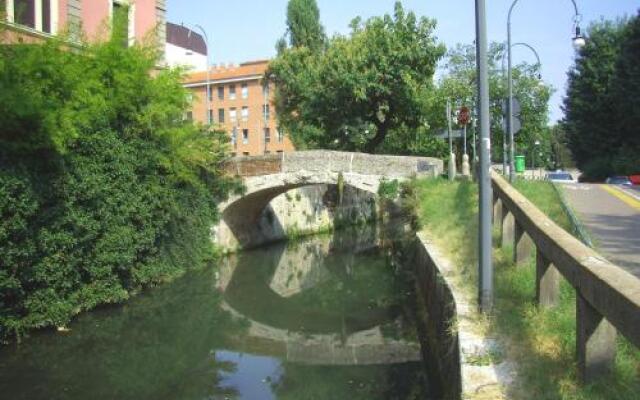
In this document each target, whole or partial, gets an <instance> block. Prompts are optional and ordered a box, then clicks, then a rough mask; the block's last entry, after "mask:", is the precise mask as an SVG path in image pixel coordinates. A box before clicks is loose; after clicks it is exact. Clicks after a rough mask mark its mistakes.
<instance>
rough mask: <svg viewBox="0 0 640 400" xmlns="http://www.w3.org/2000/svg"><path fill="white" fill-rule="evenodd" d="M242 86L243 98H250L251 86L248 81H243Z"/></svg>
mask: <svg viewBox="0 0 640 400" xmlns="http://www.w3.org/2000/svg"><path fill="white" fill-rule="evenodd" d="M240 88H241V89H240V91H241V93H242V98H243V99H247V98H249V86H248V85H247V84H246V83H243V84H242V86H241V87H240Z"/></svg>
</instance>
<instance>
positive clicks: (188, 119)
mask: <svg viewBox="0 0 640 400" xmlns="http://www.w3.org/2000/svg"><path fill="white" fill-rule="evenodd" d="M185 119H186V120H187V121H193V111H187V116H186V118H185Z"/></svg>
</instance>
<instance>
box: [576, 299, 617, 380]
mask: <svg viewBox="0 0 640 400" xmlns="http://www.w3.org/2000/svg"><path fill="white" fill-rule="evenodd" d="M576 301H577V304H576V322H577V335H576V353H577V358H578V377H579V378H580V381H581V382H582V383H583V384H587V383H590V382H593V380H594V379H596V378H598V377H599V376H601V375H603V374H606V373H608V372H610V371H611V370H612V368H613V363H614V361H615V357H616V329H615V328H614V327H613V325H611V324H610V323H609V321H607V320H606V319H605V318H604V317H603V316H602V315H601V314H600V313H599V312H598V311H597V310H596V309H595V308H593V307H592V306H591V304H589V303H588V302H587V300H585V299H584V298H583V297H582V295H581V294H580V292H577V293H576Z"/></svg>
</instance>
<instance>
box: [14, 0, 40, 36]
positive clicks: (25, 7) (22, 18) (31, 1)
mask: <svg viewBox="0 0 640 400" xmlns="http://www.w3.org/2000/svg"><path fill="white" fill-rule="evenodd" d="M35 2H36V1H35V0H13V18H14V21H16V23H17V24H20V25H25V26H28V27H29V28H33V29H35V28H36V4H35Z"/></svg>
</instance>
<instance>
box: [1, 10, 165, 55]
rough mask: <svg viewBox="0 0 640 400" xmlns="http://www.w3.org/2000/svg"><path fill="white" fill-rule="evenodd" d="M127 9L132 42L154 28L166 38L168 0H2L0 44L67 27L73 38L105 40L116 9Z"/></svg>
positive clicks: (37, 37) (160, 37)
mask: <svg viewBox="0 0 640 400" xmlns="http://www.w3.org/2000/svg"><path fill="white" fill-rule="evenodd" d="M125 7H126V8H128V19H129V22H128V31H129V32H128V34H129V35H128V36H129V42H130V43H133V42H134V41H136V40H142V39H143V38H145V37H147V35H148V34H149V33H150V32H153V31H155V33H156V35H157V39H158V46H161V47H162V49H164V43H165V38H166V0H0V22H1V23H2V25H3V26H4V27H5V28H6V29H3V33H2V37H1V38H0V43H16V42H18V41H21V42H23V43H34V42H39V41H42V40H46V39H47V38H50V37H52V36H55V35H56V34H58V33H60V32H62V31H64V30H68V32H69V34H70V35H71V39H72V40H73V39H74V38H79V37H84V38H86V39H88V40H90V41H95V40H102V39H104V38H105V35H107V34H108V26H109V25H108V24H109V21H110V20H111V17H112V16H113V13H114V11H115V10H117V9H119V8H121V9H123V8H125Z"/></svg>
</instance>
